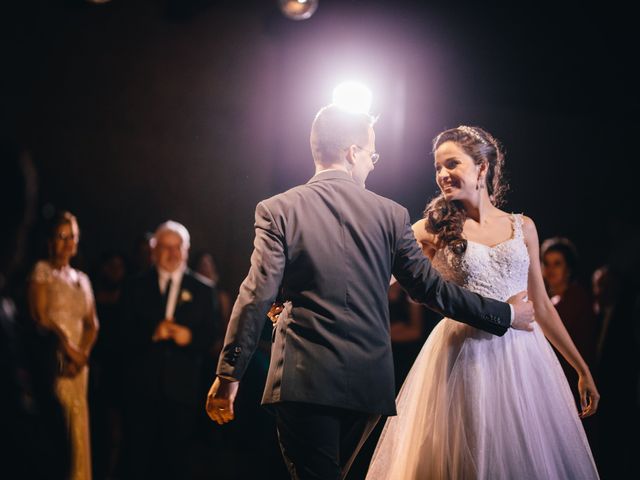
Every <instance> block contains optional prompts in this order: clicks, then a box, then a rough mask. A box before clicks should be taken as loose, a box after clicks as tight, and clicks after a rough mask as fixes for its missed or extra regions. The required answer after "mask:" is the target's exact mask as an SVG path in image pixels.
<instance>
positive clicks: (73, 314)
mask: <svg viewBox="0 0 640 480" xmlns="http://www.w3.org/2000/svg"><path fill="white" fill-rule="evenodd" d="M70 276H71V278H73V279H75V281H74V282H73V283H69V281H67V280H65V279H64V278H63V276H62V273H61V272H60V271H59V270H56V269H54V268H51V265H50V264H49V262H45V261H40V262H38V263H37V264H36V266H35V268H34V270H33V274H32V279H33V280H34V281H36V282H38V283H43V284H45V285H47V291H48V295H47V299H48V302H47V316H48V317H49V319H50V320H51V321H53V322H55V323H56V324H57V325H58V326H59V327H60V328H61V329H62V331H63V332H64V333H65V334H66V335H67V338H68V339H69V340H71V342H73V343H74V344H77V343H78V342H79V341H80V338H81V337H82V331H83V328H84V324H83V321H82V319H83V318H84V317H85V316H86V315H87V314H88V313H89V309H90V308H91V305H92V303H93V293H92V290H91V283H90V281H89V278H88V277H87V276H86V275H85V274H84V273H82V272H80V271H78V270H73V269H71V272H70Z"/></svg>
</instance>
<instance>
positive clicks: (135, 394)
mask: <svg viewBox="0 0 640 480" xmlns="http://www.w3.org/2000/svg"><path fill="white" fill-rule="evenodd" d="M189 247H190V236H189V232H188V231H187V229H186V228H185V227H184V225H182V224H180V223H178V222H174V221H167V222H165V223H163V224H161V225H160V226H159V227H158V228H157V229H156V232H155V234H154V236H153V238H152V239H151V248H152V256H153V260H154V263H155V266H154V268H151V269H149V270H147V271H146V272H144V273H142V274H141V275H139V276H137V277H135V278H133V279H132V280H131V283H130V284H127V285H126V286H125V289H124V292H123V323H122V329H121V334H122V341H123V343H124V345H125V346H126V349H125V351H124V352H123V355H125V361H126V374H127V384H126V391H125V395H126V399H127V405H126V407H125V423H124V426H125V445H124V447H123V452H124V454H125V455H126V457H127V458H126V459H125V462H126V476H127V478H131V479H143V478H168V479H177V478H191V477H192V473H193V472H192V471H191V459H190V457H189V454H190V452H191V448H192V445H193V441H194V434H195V428H196V425H197V419H198V415H204V413H203V410H202V404H203V398H204V392H203V390H202V384H201V379H202V373H201V368H202V362H203V359H204V358H205V356H206V354H207V351H208V349H209V348H210V346H211V344H212V343H213V339H214V334H215V330H216V322H218V321H219V318H218V316H217V314H216V310H215V306H214V295H215V292H214V289H213V286H212V285H211V284H210V283H205V282H203V280H202V276H201V275H194V274H193V273H192V272H191V271H190V270H188V269H187V258H188V254H189Z"/></svg>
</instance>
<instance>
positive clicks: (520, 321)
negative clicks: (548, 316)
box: [507, 291, 535, 332]
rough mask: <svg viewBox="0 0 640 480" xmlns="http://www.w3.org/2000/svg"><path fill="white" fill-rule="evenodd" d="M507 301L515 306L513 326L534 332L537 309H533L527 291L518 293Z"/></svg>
mask: <svg viewBox="0 0 640 480" xmlns="http://www.w3.org/2000/svg"><path fill="white" fill-rule="evenodd" d="M507 303H509V304H511V306H513V313H514V316H513V322H512V323H511V328H515V329H516V330H526V331H527V332H533V322H534V320H535V317H534V315H535V311H534V310H533V303H531V302H530V301H529V300H528V299H527V292H526V291H524V292H520V293H516V294H515V295H514V296H513V297H511V298H510V299H509V300H507Z"/></svg>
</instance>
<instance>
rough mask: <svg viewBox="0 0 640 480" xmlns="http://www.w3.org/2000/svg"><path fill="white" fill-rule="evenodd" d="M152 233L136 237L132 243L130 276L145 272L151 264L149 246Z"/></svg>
mask: <svg viewBox="0 0 640 480" xmlns="http://www.w3.org/2000/svg"><path fill="white" fill-rule="evenodd" d="M152 237H153V233H151V232H144V233H142V234H140V235H138V236H137V237H136V238H135V240H134V242H133V252H132V253H131V271H130V272H129V273H130V274H131V275H137V274H139V273H143V272H146V271H147V270H149V269H150V268H151V266H152V264H153V260H152V258H151V245H150V244H149V243H150V241H151V238H152Z"/></svg>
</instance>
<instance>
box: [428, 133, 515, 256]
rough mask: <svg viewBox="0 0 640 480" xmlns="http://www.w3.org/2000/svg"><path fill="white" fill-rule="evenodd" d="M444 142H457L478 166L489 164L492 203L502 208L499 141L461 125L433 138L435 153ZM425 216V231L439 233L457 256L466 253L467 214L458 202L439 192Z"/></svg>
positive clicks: (443, 243) (487, 179) (440, 240)
mask: <svg viewBox="0 0 640 480" xmlns="http://www.w3.org/2000/svg"><path fill="white" fill-rule="evenodd" d="M445 142H454V143H456V144H457V145H458V146H459V147H461V148H462V149H463V150H464V152H465V153H466V154H467V155H469V156H470V157H471V159H472V160H473V163H475V164H476V165H481V164H482V163H487V165H488V169H487V174H486V176H485V186H486V188H487V192H488V194H489V198H490V199H491V203H492V204H493V205H495V206H496V207H499V206H500V205H501V204H502V201H503V199H504V195H505V193H506V192H507V190H508V186H507V185H506V183H503V179H502V168H503V166H504V153H503V151H502V147H501V145H500V144H499V142H498V140H496V139H495V138H494V137H493V136H492V135H491V134H490V133H489V132H487V131H485V130H483V129H482V128H480V127H468V126H466V125H462V126H459V127H457V128H451V129H449V130H445V131H444V132H442V133H440V134H439V135H438V136H436V138H434V139H433V153H434V154H435V152H436V150H437V149H438V147H439V146H440V145H442V144H443V143H445ZM424 218H425V220H426V222H425V228H426V230H427V231H428V232H429V233H432V234H434V235H435V236H436V238H437V241H438V244H439V245H441V246H443V247H445V246H449V248H450V249H451V250H452V251H453V252H454V253H456V254H457V255H460V254H462V253H464V251H465V250H466V249H467V240H466V239H464V238H463V237H462V226H463V225H464V221H465V220H466V218H467V213H466V211H465V210H464V208H463V206H462V204H461V203H460V202H459V201H457V200H453V201H450V202H449V201H447V200H445V197H444V195H443V194H442V193H440V195H438V196H437V197H435V198H434V199H433V200H431V201H430V202H429V203H428V204H427V206H426V207H425V210H424Z"/></svg>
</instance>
